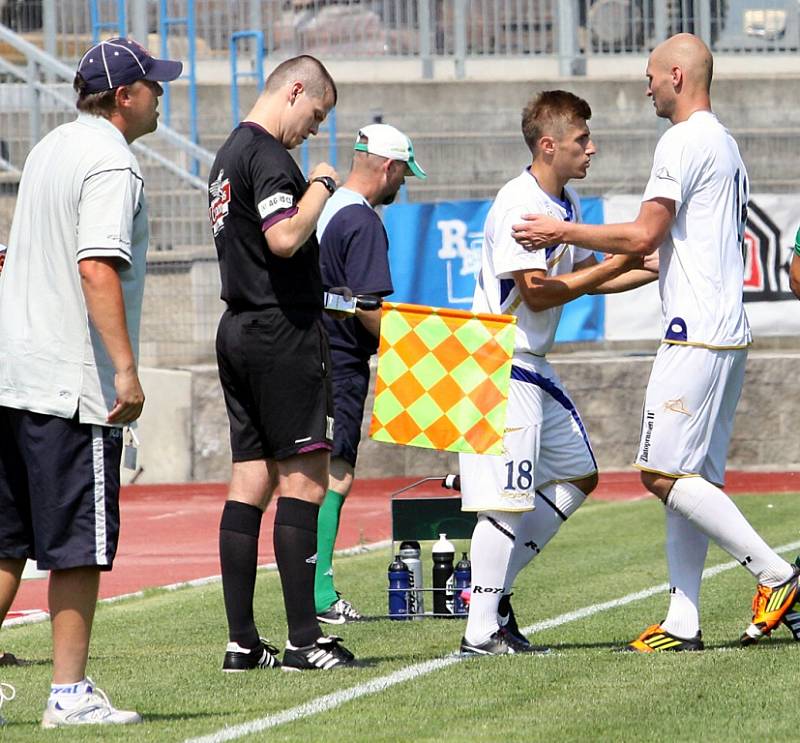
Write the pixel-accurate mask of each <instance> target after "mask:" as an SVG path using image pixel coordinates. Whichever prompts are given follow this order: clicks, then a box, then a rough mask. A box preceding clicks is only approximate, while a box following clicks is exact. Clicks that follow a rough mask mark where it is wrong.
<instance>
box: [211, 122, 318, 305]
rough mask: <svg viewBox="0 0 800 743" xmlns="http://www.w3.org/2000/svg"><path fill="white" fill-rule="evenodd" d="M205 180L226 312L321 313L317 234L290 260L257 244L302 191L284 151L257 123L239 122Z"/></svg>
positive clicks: (303, 187)
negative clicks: (269, 309) (273, 309)
mask: <svg viewBox="0 0 800 743" xmlns="http://www.w3.org/2000/svg"><path fill="white" fill-rule="evenodd" d="M208 181H209V185H208V202H209V203H208V210H209V217H210V219H211V228H212V230H213V232H214V243H215V245H216V248H217V256H218V258H219V268H220V275H221V278H222V294H221V296H222V299H223V300H224V301H225V303H226V304H227V305H228V307H230V308H231V309H233V310H236V311H242V310H253V309H263V308H267V307H284V308H292V309H311V310H318V311H321V310H322V279H321V276H320V268H319V243H318V242H317V238H316V235H315V234H314V233H312V234H311V237H309V238H308V240H307V241H306V242H305V244H304V245H303V246H302V247H301V248H300V249H299V250H298V251H297V252H296V253H295V254H294V255H293V256H292V257H291V258H279V257H278V256H276V255H275V254H274V253H272V252H271V251H270V249H269V247H268V245H267V242H266V240H265V239H264V234H263V233H264V230H266V229H267V228H269V227H270V226H272V225H273V224H275V223H276V222H279V221H280V220H282V219H287V218H289V217H291V216H293V215H294V214H296V213H297V203H298V201H300V198H301V197H302V196H303V194H304V193H305V191H306V189H307V188H308V183H307V182H306V179H305V178H304V177H303V174H302V172H301V171H300V168H298V167H297V164H296V163H295V161H294V160H293V159H292V156H291V155H290V154H289V152H288V150H287V149H286V148H285V147H284V146H283V145H282V144H281V143H280V142H279V141H278V140H277V139H275V137H273V136H272V135H271V134H270V133H269V132H267V131H266V130H265V129H263V128H262V127H260V126H259V125H258V124H254V123H252V122H243V123H242V124H240V125H239V126H238V127H237V128H236V129H234V130H233V132H231V134H230V136H229V137H228V139H227V140H226V141H225V144H223V145H222V147H221V148H220V150H219V152H218V153H217V157H216V159H215V160H214V165H213V166H212V167H211V172H210V174H209V178H208Z"/></svg>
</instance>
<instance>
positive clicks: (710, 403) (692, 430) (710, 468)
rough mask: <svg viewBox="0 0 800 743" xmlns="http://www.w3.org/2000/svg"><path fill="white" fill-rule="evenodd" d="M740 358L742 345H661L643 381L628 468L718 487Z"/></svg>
mask: <svg viewBox="0 0 800 743" xmlns="http://www.w3.org/2000/svg"><path fill="white" fill-rule="evenodd" d="M746 361H747V349H744V348H740V349H735V350H729V351H715V350H712V349H710V348H702V347H698V346H682V345H676V344H670V343H664V344H662V345H661V347H660V348H659V349H658V354H656V360H655V363H654V364H653V369H652V371H651V372H650V381H649V382H648V383H647V393H646V395H645V401H644V408H643V410H642V431H641V435H640V438H639V451H638V454H637V456H636V461H635V463H634V466H635V467H638V468H639V469H640V470H644V471H646V472H655V473H657V474H661V475H669V476H670V477H697V476H699V477H703V478H705V479H706V480H708V481H709V482H712V483H714V484H716V485H723V484H724V482H725V462H726V460H727V458H728V445H729V444H730V440H731V433H732V432H733V418H734V416H735V414H736V405H737V404H738V402H739V396H740V395H741V392H742V383H743V381H744V369H745V363H746Z"/></svg>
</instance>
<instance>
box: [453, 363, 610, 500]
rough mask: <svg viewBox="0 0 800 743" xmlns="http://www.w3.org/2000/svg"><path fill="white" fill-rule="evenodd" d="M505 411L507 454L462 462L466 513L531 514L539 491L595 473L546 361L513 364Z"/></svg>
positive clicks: (576, 419)
mask: <svg viewBox="0 0 800 743" xmlns="http://www.w3.org/2000/svg"><path fill="white" fill-rule="evenodd" d="M507 411H508V412H507V413H506V430H505V435H504V437H503V444H504V449H505V452H504V453H503V455H501V456H489V455H486V454H460V455H459V457H458V460H459V468H460V471H461V502H462V506H461V507H462V510H464V511H531V510H533V508H534V493H535V491H536V489H537V488H541V487H543V486H544V485H548V484H549V483H552V482H565V481H571V480H582V479H583V478H585V477H589V476H591V475H593V474H594V473H595V472H597V463H596V462H595V459H594V454H593V452H592V447H591V445H590V444H589V437H588V436H587V435H586V429H585V428H584V426H583V422H582V421H581V418H580V416H579V415H578V411H577V410H576V409H575V405H574V403H573V402H572V400H570V398H569V396H568V395H567V393H566V392H565V391H564V388H563V387H562V385H561V380H559V378H558V375H557V374H556V373H555V370H554V369H553V367H551V366H550V364H549V363H547V361H546V360H545V359H535V361H533V362H530V363H522V362H519V361H518V360H516V359H515V360H514V365H513V367H512V370H511V384H510V387H509V393H508V409H507Z"/></svg>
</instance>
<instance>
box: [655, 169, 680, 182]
mask: <svg viewBox="0 0 800 743" xmlns="http://www.w3.org/2000/svg"><path fill="white" fill-rule="evenodd" d="M656 178H658V179H660V180H662V181H672V182H673V183H677V182H678V179H677V178H675V177H674V176H672V175H670V173H669V170H667V168H666V166H665V165H662V166H661V167H660V168H659V169H658V170H656Z"/></svg>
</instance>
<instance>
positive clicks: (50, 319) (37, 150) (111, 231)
mask: <svg viewBox="0 0 800 743" xmlns="http://www.w3.org/2000/svg"><path fill="white" fill-rule="evenodd" d="M143 186H144V183H143V181H142V176H141V173H140V171H139V164H138V163H137V162H136V157H135V156H134V154H133V152H131V149H130V147H128V144H127V142H126V141H125V138H124V137H123V136H122V133H121V132H120V131H119V130H118V129H117V128H116V127H115V126H114V125H113V124H111V122H109V121H107V120H106V119H103V118H100V117H95V116H88V115H86V114H80V115H79V116H78V118H77V119H76V120H75V121H73V122H71V123H69V124H63V125H62V126H59V127H58V128H57V129H54V130H53V131H52V132H50V133H49V134H48V135H47V136H45V137H44V139H42V140H41V142H39V144H37V145H36V146H35V147H34V148H33V150H31V152H30V154H29V155H28V159H27V161H26V162H25V167H24V169H23V172H22V178H21V180H20V184H19V195H18V197H17V204H16V210H15V212H14V220H13V222H12V225H11V234H10V236H9V246H8V247H9V250H8V255H7V258H6V264H5V268H4V270H3V273H2V275H0V405H3V406H6V407H11V408H18V409H21V410H30V411H33V412H36V413H46V414H49V415H57V416H60V417H63V418H72V417H73V416H74V415H75V413H76V411H77V412H78V414H79V420H80V421H81V422H82V423H94V424H99V425H109V424H108V423H107V421H106V418H107V416H108V413H109V411H110V410H111V409H112V408H113V406H114V401H115V399H116V391H115V389H114V366H113V364H112V363H111V359H110V358H109V356H108V354H107V353H106V350H105V347H104V346H103V343H102V341H101V340H100V336H99V334H98V333H97V331H96V329H95V328H94V327H93V325H92V323H91V322H90V321H89V318H88V313H87V310H86V302H85V300H84V296H83V291H82V289H81V279H80V275H79V273H78V262H79V261H80V260H83V259H85V258H118V259H119V261H120V263H119V277H120V281H121V284H122V292H123V300H124V303H125V314H126V320H127V325H128V334H129V336H130V341H131V345H132V347H133V352H134V354H135V355H137V357H138V348H139V324H140V319H141V310H142V295H143V292H144V276H145V267H146V264H145V257H146V252H147V241H148V226H147V207H146V204H145V198H144V189H143Z"/></svg>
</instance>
